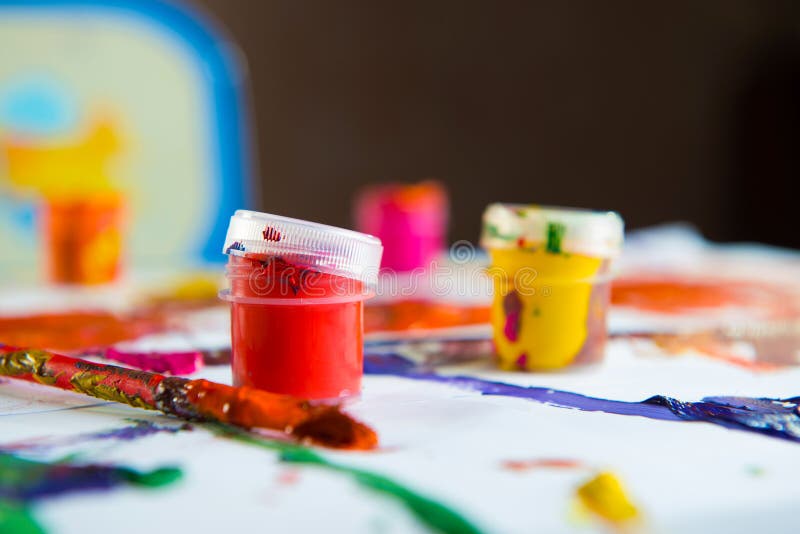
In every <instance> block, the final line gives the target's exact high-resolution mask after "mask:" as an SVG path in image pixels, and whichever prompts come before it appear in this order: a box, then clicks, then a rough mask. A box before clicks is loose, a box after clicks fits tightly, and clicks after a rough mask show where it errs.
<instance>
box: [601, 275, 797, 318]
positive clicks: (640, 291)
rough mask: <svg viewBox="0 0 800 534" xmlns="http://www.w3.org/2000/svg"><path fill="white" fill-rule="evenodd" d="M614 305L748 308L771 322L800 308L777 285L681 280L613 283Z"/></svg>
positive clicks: (677, 309)
mask: <svg viewBox="0 0 800 534" xmlns="http://www.w3.org/2000/svg"><path fill="white" fill-rule="evenodd" d="M611 303H612V304H613V305H615V306H629V307H633V308H637V309H640V310H645V311H652V312H659V313H670V314H679V313H685V312H691V311H697V310H703V309H719V308H725V307H740V308H747V309H750V310H753V311H755V312H758V313H759V314H761V315H763V316H767V317H771V318H778V317H792V316H797V315H798V314H800V306H799V305H798V304H797V303H796V302H793V299H791V298H789V299H787V294H786V289H785V288H783V287H780V286H777V285H772V284H765V283H759V282H752V281H727V280H709V279H704V278H690V277H680V276H662V277H658V278H655V277H640V276H630V277H626V278H620V279H617V280H614V282H613V284H612V287H611Z"/></svg>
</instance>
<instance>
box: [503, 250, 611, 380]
mask: <svg viewBox="0 0 800 534" xmlns="http://www.w3.org/2000/svg"><path fill="white" fill-rule="evenodd" d="M490 255H491V259H492V267H491V268H490V271H489V274H490V275H491V276H492V278H493V279H494V288H495V291H494V293H495V296H494V302H493V304H492V327H493V330H494V341H495V346H496V352H497V357H498V364H499V366H500V368H501V369H505V370H551V369H558V368H561V367H565V366H567V365H570V364H571V363H572V362H573V360H574V359H575V357H576V356H577V355H578V354H579V353H580V351H581V349H582V348H583V347H584V344H585V343H586V341H587V331H588V329H587V321H588V319H589V318H590V313H595V311H594V310H593V311H591V312H590V303H591V300H592V298H591V297H592V290H593V285H594V283H595V282H596V280H595V277H596V276H597V275H598V272H599V271H600V269H601V268H602V266H603V262H604V260H603V258H596V257H591V256H584V255H580V254H569V253H553V252H549V251H547V250H546V249H545V247H544V246H538V247H535V248H515V249H493V250H491V251H490ZM599 306H600V307H604V306H605V304H604V303H603V302H600V303H599ZM509 308H511V309H518V312H517V313H516V315H514V316H513V317H511V318H510V319H509V314H508V313H507V310H508V309H509ZM599 313H600V314H603V313H604V308H603V309H600V310H599ZM603 317H604V316H603ZM603 320H604V318H603ZM509 322H511V323H512V324H509Z"/></svg>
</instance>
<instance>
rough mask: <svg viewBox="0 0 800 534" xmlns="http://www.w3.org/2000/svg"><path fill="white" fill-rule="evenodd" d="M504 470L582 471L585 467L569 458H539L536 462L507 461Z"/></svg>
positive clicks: (504, 463)
mask: <svg viewBox="0 0 800 534" xmlns="http://www.w3.org/2000/svg"><path fill="white" fill-rule="evenodd" d="M502 465H503V468H504V469H508V470H509V471H531V470H534V469H580V468H582V467H585V466H584V464H583V463H582V462H580V461H578V460H572V459H569V458H538V459H535V460H506V461H504V462H503V464H502Z"/></svg>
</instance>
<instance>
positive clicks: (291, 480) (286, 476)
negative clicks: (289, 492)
mask: <svg viewBox="0 0 800 534" xmlns="http://www.w3.org/2000/svg"><path fill="white" fill-rule="evenodd" d="M299 481H300V470H299V469H284V470H283V471H281V472H280V474H279V475H278V483H279V484H281V485H283V486H293V485H295V484H297V483H298V482H299Z"/></svg>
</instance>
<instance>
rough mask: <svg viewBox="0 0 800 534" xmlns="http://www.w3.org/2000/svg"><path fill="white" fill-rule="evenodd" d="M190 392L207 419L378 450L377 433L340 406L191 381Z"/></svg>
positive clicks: (323, 442)
mask: <svg viewBox="0 0 800 534" xmlns="http://www.w3.org/2000/svg"><path fill="white" fill-rule="evenodd" d="M186 390H187V399H188V401H189V402H190V403H191V404H192V406H193V407H194V408H195V409H196V410H197V411H198V412H199V413H200V414H201V415H202V416H203V417H207V418H209V419H214V420H216V421H219V422H221V423H228V424H232V425H236V426H241V427H245V428H271V429H275V430H281V431H283V432H286V433H287V434H290V435H291V436H293V437H294V438H296V439H298V440H301V441H309V442H311V443H314V444H317V445H323V446H326V447H334V448H342V449H357V450H369V449H374V448H375V447H377V446H378V435H377V434H376V433H375V431H374V430H372V429H371V428H370V427H368V426H367V425H365V424H363V423H360V422H359V421H356V420H355V419H353V418H352V417H350V416H349V415H347V414H345V413H343V412H342V411H341V409H340V408H339V406H328V405H312V404H309V403H308V401H305V400H302V399H297V398H295V397H290V396H288V395H278V394H275V393H269V392H266V391H262V390H259V389H254V388H249V387H233V386H227V385H225V384H217V383H214V382H209V381H207V380H191V381H189V382H188V383H187V385H186Z"/></svg>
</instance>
